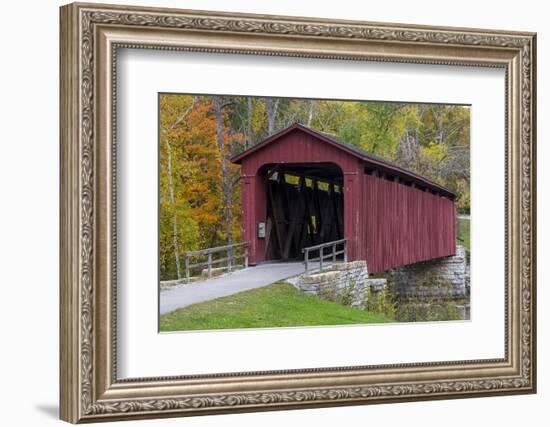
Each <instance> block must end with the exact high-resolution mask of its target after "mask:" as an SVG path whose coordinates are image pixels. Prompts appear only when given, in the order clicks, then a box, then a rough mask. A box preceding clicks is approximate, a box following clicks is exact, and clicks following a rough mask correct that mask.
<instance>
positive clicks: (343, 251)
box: [302, 239, 348, 273]
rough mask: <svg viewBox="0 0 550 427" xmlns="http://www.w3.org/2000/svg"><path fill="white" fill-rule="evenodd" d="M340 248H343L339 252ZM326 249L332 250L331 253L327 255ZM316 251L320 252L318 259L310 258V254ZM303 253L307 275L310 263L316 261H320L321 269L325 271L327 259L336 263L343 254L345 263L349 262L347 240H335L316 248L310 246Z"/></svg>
mask: <svg viewBox="0 0 550 427" xmlns="http://www.w3.org/2000/svg"><path fill="white" fill-rule="evenodd" d="M338 246H342V247H343V248H342V249H340V250H337V247H338ZM326 248H331V251H330V252H328V253H326V254H325V249H326ZM315 251H318V252H319V256H318V257H317V258H309V254H310V252H315ZM302 253H303V254H304V264H305V267H306V273H307V272H308V271H309V263H310V262H314V261H319V269H320V270H321V271H323V264H324V260H325V259H329V258H331V259H332V262H333V263H335V262H336V257H337V256H338V255H342V254H343V255H344V262H347V261H348V241H347V240H346V239H340V240H334V241H332V242H326V243H321V244H319V245H315V246H309V247H307V248H303V249H302Z"/></svg>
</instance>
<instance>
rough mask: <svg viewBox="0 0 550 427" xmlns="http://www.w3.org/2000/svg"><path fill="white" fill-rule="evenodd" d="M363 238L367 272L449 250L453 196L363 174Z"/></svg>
mask: <svg viewBox="0 0 550 427" xmlns="http://www.w3.org/2000/svg"><path fill="white" fill-rule="evenodd" d="M362 220H363V221H364V228H363V233H362V235H363V241H364V244H365V245H366V248H367V255H366V258H367V263H368V268H369V272H371V273H377V272H380V271H385V270H388V269H390V268H394V267H399V266H401V265H406V264H413V263H415V262H420V261H426V260H429V259H433V258H439V257H443V256H450V255H454V254H455V203H454V201H452V200H450V199H448V198H444V197H441V196H439V195H435V194H432V193H430V192H427V191H422V190H420V189H417V188H412V187H408V186H406V185H403V184H398V183H396V182H391V181H388V180H385V179H381V178H378V177H375V176H371V175H364V177H363V189H362Z"/></svg>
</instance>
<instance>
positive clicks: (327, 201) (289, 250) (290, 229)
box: [264, 163, 344, 260]
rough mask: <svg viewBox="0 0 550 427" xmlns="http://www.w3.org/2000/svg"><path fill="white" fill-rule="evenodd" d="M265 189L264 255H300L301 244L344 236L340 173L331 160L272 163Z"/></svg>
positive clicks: (285, 257) (276, 257)
mask: <svg viewBox="0 0 550 427" xmlns="http://www.w3.org/2000/svg"><path fill="white" fill-rule="evenodd" d="M264 174H265V180H266V191H267V221H266V225H265V239H266V245H265V247H266V259H267V260H297V259H302V258H303V254H302V248H304V247H307V246H312V245H317V244H320V243H326V242H330V241H333V240H338V239H342V238H343V237H344V222H343V220H344V215H343V214H344V195H343V174H342V171H341V170H340V168H339V167H338V166H336V165H335V164H333V163H303V164H299V163H290V164H288V163H287V164H273V165H268V166H266V167H265V168H264Z"/></svg>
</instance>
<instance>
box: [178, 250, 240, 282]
mask: <svg viewBox="0 0 550 427" xmlns="http://www.w3.org/2000/svg"><path fill="white" fill-rule="evenodd" d="M241 250H243V253H242V254H240V255H237V254H236V252H238V251H241ZM221 252H226V254H227V255H226V256H225V257H224V258H217V259H214V258H213V255H214V254H218V253H221ZM198 256H206V257H207V259H206V261H202V262H196V263H194V264H192V263H191V258H194V257H198ZM242 258H244V266H245V268H246V267H248V243H235V244H233V245H225V246H218V247H215V248H208V249H201V250H200V251H191V252H187V253H186V254H185V277H186V280H187V283H189V280H190V276H191V269H192V268H196V267H207V268H208V278H209V279H210V278H211V277H212V266H213V265H217V264H223V263H225V262H227V265H226V266H222V268H227V270H228V271H231V270H232V269H233V267H234V266H235V261H236V260H238V259H242Z"/></svg>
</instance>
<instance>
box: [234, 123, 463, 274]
mask: <svg viewBox="0 0 550 427" xmlns="http://www.w3.org/2000/svg"><path fill="white" fill-rule="evenodd" d="M232 160H233V161H234V162H235V163H240V164H241V166H242V167H241V177H242V189H243V194H242V209H243V211H242V221H243V222H242V231H243V239H244V241H246V242H248V243H249V250H250V262H251V264H255V263H258V262H262V261H264V260H265V240H264V239H260V238H258V237H257V236H256V227H257V224H258V223H259V222H265V221H266V215H267V212H266V211H267V197H266V186H265V177H264V176H263V173H262V172H263V167H265V166H266V165H273V164H278V163H281V164H287V165H288V164H292V163H296V164H306V163H307V164H316V163H320V164H322V163H325V164H326V163H332V164H335V165H337V166H338V167H339V168H340V170H341V171H342V176H343V189H344V212H343V217H344V237H345V238H346V239H347V240H348V258H349V259H350V260H360V259H361V260H363V259H366V260H367V264H368V268H369V272H371V273H377V272H380V271H385V270H388V269H390V268H395V267H398V266H401V265H406V264H412V263H415V262H419V261H425V260H429V259H434V258H440V257H445V256H450V255H454V254H455V233H456V231H455V202H454V198H455V195H454V194H453V193H452V192H450V191H449V190H447V189H444V188H443V187H441V186H439V185H438V184H436V183H433V182H430V181H429V180H427V179H426V178H423V177H419V176H418V175H415V174H413V173H411V172H408V171H405V170H403V169H401V168H398V167H397V166H394V165H391V164H389V163H387V162H384V161H381V160H380V159H378V160H377V159H375V158H369V155H368V153H362V152H360V151H359V150H356V149H350V148H349V146H346V145H345V144H342V143H338V141H334V140H332V139H330V138H328V137H327V136H326V135H323V134H321V133H318V132H316V131H314V130H311V129H309V128H305V127H303V126H301V125H293V126H291V127H289V128H287V129H285V130H284V131H282V132H280V133H279V134H277V135H274V136H272V137H271V138H269V139H267V140H266V141H264V142H262V143H260V144H258V145H257V146H255V147H253V148H251V149H249V150H247V151H245V152H244V153H242V154H240V155H238V156H236V157H235V158H233V159H232ZM365 169H369V170H373V171H380V172H381V173H382V174H386V175H388V176H392V177H398V178H399V179H400V180H401V182H403V181H406V182H408V184H409V185H411V184H412V183H414V185H418V186H420V187H421V188H422V189H420V188H414V187H413V186H408V185H405V184H403V183H398V182H395V181H393V180H388V179H384V178H382V177H379V176H376V175H366V174H365ZM432 192H436V193H437V194H432ZM442 195H445V196H446V197H442Z"/></svg>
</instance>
